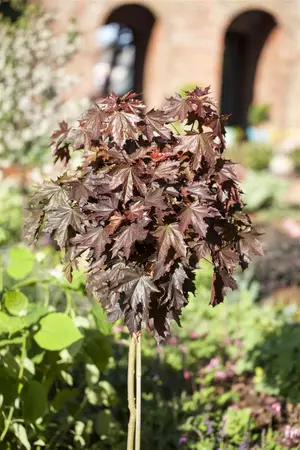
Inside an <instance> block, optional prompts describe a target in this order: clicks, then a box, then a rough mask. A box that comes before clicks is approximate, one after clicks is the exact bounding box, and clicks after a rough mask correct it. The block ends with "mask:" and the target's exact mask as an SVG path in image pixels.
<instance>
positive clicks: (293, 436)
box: [284, 425, 300, 444]
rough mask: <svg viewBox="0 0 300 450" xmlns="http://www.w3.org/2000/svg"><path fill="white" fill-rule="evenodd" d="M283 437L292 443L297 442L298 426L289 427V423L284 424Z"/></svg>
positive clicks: (298, 440) (298, 436)
mask: <svg viewBox="0 0 300 450" xmlns="http://www.w3.org/2000/svg"><path fill="white" fill-rule="evenodd" d="M284 437H285V439H288V440H291V441H292V442H293V444H299V443H300V427H291V426H290V425H286V427H285V429H284Z"/></svg>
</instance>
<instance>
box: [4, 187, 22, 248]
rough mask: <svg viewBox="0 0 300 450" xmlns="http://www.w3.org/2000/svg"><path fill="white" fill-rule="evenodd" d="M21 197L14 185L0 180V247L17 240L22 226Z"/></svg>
mask: <svg viewBox="0 0 300 450" xmlns="http://www.w3.org/2000/svg"><path fill="white" fill-rule="evenodd" d="M22 204H23V198H22V195H21V192H20V189H18V188H17V187H16V186H15V185H13V184H12V183H11V182H9V181H8V180H4V181H3V180H1V189H0V247H1V246H2V245H8V244H12V243H15V242H18V241H19V240H20V237H21V228H22Z"/></svg>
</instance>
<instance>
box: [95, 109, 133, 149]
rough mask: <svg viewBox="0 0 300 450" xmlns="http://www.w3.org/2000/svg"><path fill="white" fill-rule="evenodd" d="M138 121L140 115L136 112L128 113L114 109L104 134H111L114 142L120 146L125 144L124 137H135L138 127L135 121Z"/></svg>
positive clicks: (106, 135)
mask: <svg viewBox="0 0 300 450" xmlns="http://www.w3.org/2000/svg"><path fill="white" fill-rule="evenodd" d="M139 121H140V117H139V116H138V115H136V114H130V113H126V112H123V111H115V112H114V113H113V114H112V115H111V116H110V118H109V122H108V123H107V126H106V129H105V131H104V133H103V134H104V136H105V137H108V136H111V137H112V138H113V140H114V142H115V143H116V144H117V145H118V146H119V147H122V146H123V145H124V144H125V141H126V139H134V140H135V139H137V138H138V128H137V126H136V124H137V122H139Z"/></svg>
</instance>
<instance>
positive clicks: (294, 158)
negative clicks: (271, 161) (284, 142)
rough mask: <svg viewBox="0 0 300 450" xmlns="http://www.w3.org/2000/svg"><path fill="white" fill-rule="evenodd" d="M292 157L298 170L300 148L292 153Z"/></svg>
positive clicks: (299, 166)
mask: <svg viewBox="0 0 300 450" xmlns="http://www.w3.org/2000/svg"><path fill="white" fill-rule="evenodd" d="M291 158H292V160H293V163H294V165H295V169H296V170H297V171H299V170H300V148H296V149H295V150H294V151H293V152H292V153H291Z"/></svg>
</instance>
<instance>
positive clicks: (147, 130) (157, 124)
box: [143, 109, 171, 142]
mask: <svg viewBox="0 0 300 450" xmlns="http://www.w3.org/2000/svg"><path fill="white" fill-rule="evenodd" d="M144 122H145V127H144V129H143V133H144V134H145V136H146V137H147V139H148V141H150V142H151V141H152V139H153V138H154V137H157V136H159V137H161V138H162V139H167V140H168V139H170V138H171V131H170V130H169V128H167V127H166V126H165V122H166V118H165V116H164V113H163V111H155V110H154V109H152V110H151V111H149V112H148V113H147V114H146V115H145V118H144Z"/></svg>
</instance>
